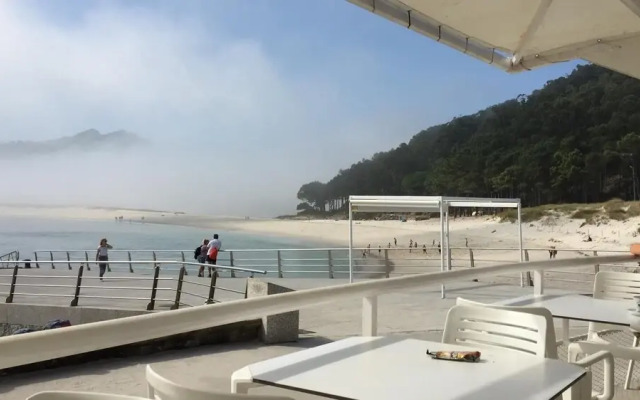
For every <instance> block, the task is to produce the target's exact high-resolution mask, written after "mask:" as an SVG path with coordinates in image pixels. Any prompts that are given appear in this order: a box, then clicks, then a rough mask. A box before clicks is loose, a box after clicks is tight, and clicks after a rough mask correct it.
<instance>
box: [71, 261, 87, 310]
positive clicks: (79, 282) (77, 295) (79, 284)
mask: <svg viewBox="0 0 640 400" xmlns="http://www.w3.org/2000/svg"><path fill="white" fill-rule="evenodd" d="M83 270H84V266H83V265H81V266H80V268H78V280H77V281H76V292H75V293H74V295H73V300H71V304H70V306H71V307H75V306H77V305H78V298H80V288H81V287H82V271H83Z"/></svg>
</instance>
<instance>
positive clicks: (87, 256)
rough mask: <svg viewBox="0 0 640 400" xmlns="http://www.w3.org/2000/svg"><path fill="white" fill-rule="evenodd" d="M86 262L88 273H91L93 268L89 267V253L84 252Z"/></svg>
mask: <svg viewBox="0 0 640 400" xmlns="http://www.w3.org/2000/svg"><path fill="white" fill-rule="evenodd" d="M84 260H85V261H86V262H87V271H91V267H90V266H89V253H87V252H86V251H85V252H84Z"/></svg>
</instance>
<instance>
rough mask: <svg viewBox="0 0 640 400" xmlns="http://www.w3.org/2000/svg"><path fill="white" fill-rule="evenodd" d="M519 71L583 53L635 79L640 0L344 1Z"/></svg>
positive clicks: (639, 72) (639, 74)
mask: <svg viewBox="0 0 640 400" xmlns="http://www.w3.org/2000/svg"><path fill="white" fill-rule="evenodd" d="M347 1H349V2H350V3H353V4H356V5H358V6H360V7H362V8H364V9H367V10H369V11H371V12H373V13H375V14H377V15H380V16H382V17H384V18H387V19H389V20H391V21H393V22H396V23H398V24H400V25H402V26H405V27H407V28H409V29H411V30H413V31H415V32H418V33H420V34H422V35H425V36H428V37H430V38H432V39H434V40H437V41H439V42H441V43H444V44H446V45H448V46H450V47H452V48H455V49H457V50H459V51H462V52H464V53H466V54H468V55H471V56H473V57H475V58H478V59H480V60H483V61H485V62H487V63H490V64H492V65H495V66H497V67H499V68H502V69H503V70H505V71H508V72H519V71H524V70H529V69H532V68H535V67H539V66H543V65H547V64H551V63H556V62H562V61H568V60H572V59H584V60H587V61H590V62H593V63H595V64H599V65H601V66H604V67H606V68H609V69H612V70H615V71H618V72H621V73H624V74H627V75H630V76H633V77H635V78H640V0H485V1H459V0H347Z"/></svg>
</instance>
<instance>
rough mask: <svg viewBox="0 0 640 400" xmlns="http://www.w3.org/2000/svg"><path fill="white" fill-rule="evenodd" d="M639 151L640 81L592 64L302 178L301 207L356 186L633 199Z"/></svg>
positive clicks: (529, 197) (325, 206) (339, 197)
mask: <svg viewBox="0 0 640 400" xmlns="http://www.w3.org/2000/svg"><path fill="white" fill-rule="evenodd" d="M639 158H640V81H638V80H636V79H634V78H630V77H627V76H624V75H621V74H618V73H615V72H611V71H609V70H606V69H604V68H600V67H597V66H594V65H585V66H579V67H577V68H576V69H575V70H574V71H573V72H572V73H571V74H570V75H568V76H566V77H562V78H559V79H555V80H552V81H549V82H547V84H546V85H545V86H544V87H543V88H542V89H539V90H536V91H534V92H533V93H531V94H529V95H524V94H523V95H520V96H518V97H517V98H515V99H513V100H509V101H506V102H504V103H502V104H497V105H495V106H492V107H489V108H487V109H485V110H482V111H480V112H478V113H476V114H473V115H467V116H463V117H459V118H455V119H453V120H452V121H450V122H448V123H446V124H443V125H438V126H433V127H431V128H428V129H426V130H424V131H422V132H420V133H418V134H417V135H415V136H414V137H413V138H412V139H411V140H410V141H409V143H402V144H400V146H398V147H397V148H395V149H392V150H390V151H387V152H381V153H377V154H375V155H374V156H373V157H372V158H371V159H368V160H362V161H360V162H358V163H356V164H353V165H352V166H351V167H350V168H347V169H344V170H340V171H339V172H338V174H337V175H336V176H335V177H334V178H333V179H331V180H330V181H329V182H326V183H322V182H318V181H314V182H310V183H307V184H304V185H302V187H301V188H300V190H299V191H298V198H299V199H300V200H301V201H302V203H300V205H299V206H298V211H304V210H315V211H324V210H327V211H335V210H337V209H340V208H341V207H343V206H344V205H345V204H346V200H347V198H348V196H349V195H353V194H363V195H448V196H476V197H519V198H521V199H522V200H523V203H524V205H525V206H535V205H539V204H548V203H584V202H600V201H606V200H608V199H610V198H614V197H616V198H621V199H626V200H631V199H633V198H634V189H633V188H634V185H633V184H632V183H633V181H634V179H636V181H637V176H636V172H637V171H636V170H635V168H636V166H637V165H638V159H639ZM636 196H637V195H636Z"/></svg>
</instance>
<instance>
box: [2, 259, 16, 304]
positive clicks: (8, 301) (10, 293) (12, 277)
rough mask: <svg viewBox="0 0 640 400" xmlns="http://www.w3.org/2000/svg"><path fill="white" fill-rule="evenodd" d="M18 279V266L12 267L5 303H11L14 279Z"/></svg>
mask: <svg viewBox="0 0 640 400" xmlns="http://www.w3.org/2000/svg"><path fill="white" fill-rule="evenodd" d="M17 280H18V266H17V265H16V266H15V267H13V276H11V288H10V289H9V295H8V296H7V298H6V300H5V303H13V294H14V293H15V292H16V281H17Z"/></svg>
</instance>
